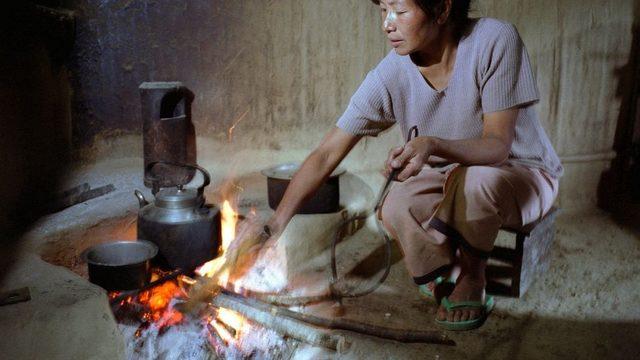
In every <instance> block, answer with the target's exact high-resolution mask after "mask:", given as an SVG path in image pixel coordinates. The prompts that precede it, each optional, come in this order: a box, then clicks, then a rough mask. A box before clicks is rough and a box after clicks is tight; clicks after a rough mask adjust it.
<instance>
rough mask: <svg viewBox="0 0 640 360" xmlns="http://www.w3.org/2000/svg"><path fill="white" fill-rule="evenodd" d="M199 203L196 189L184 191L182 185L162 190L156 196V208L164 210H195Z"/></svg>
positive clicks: (200, 200)
mask: <svg viewBox="0 0 640 360" xmlns="http://www.w3.org/2000/svg"><path fill="white" fill-rule="evenodd" d="M201 202H202V199H201V198H200V196H198V191H197V190H196V189H185V188H183V187H182V185H179V186H178V187H175V188H165V189H162V190H160V191H158V193H157V194H156V206H157V207H161V208H165V209H186V208H195V207H198V206H200V203H201Z"/></svg>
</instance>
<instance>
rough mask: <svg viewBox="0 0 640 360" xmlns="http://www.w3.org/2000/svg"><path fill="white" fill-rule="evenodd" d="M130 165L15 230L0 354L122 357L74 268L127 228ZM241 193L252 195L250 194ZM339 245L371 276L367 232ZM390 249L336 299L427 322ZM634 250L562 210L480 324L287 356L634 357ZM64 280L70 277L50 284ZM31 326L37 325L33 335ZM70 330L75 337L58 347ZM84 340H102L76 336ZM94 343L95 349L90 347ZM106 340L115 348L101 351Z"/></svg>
mask: <svg viewBox="0 0 640 360" xmlns="http://www.w3.org/2000/svg"><path fill="white" fill-rule="evenodd" d="M139 168H140V164H139V161H138V160H131V161H127V160H122V161H115V162H111V163H109V164H108V166H104V164H103V166H102V167H87V168H85V169H82V171H81V173H82V174H85V175H84V177H82V176H81V177H78V178H77V179H76V181H78V182H80V181H89V182H90V184H91V185H92V186H100V185H104V184H105V183H106V182H109V183H114V185H115V186H116V188H117V190H116V191H115V192H114V193H111V194H109V195H107V196H105V197H103V198H100V199H95V200H91V201H88V202H86V203H83V204H79V205H76V206H74V207H73V208H70V209H67V210H65V211H63V212H61V213H57V214H54V215H51V216H48V217H46V218H44V219H42V220H41V221H40V222H39V223H38V224H36V225H35V226H34V227H33V228H32V229H31V230H30V232H29V233H27V234H25V235H24V239H23V240H22V241H21V242H19V245H20V246H18V247H12V248H10V249H3V256H6V258H7V259H8V260H9V261H10V262H11V263H13V264H14V266H12V267H10V271H9V273H7V274H2V277H1V279H0V290H2V291H4V290H8V289H12V288H16V287H20V286H30V288H31V290H32V301H30V302H26V303H21V304H15V305H9V306H4V307H0V334H3V335H4V336H2V337H0V352H1V353H2V354H5V355H7V356H9V358H13V359H28V358H29V359H30V358H38V357H45V358H59V359H74V358H92V357H93V358H105V356H106V357H110V358H120V357H122V356H123V351H122V348H121V347H122V339H121V338H119V337H118V334H114V333H113V328H112V327H110V326H107V325H108V323H109V322H110V321H113V317H112V316H111V315H110V314H109V313H108V306H107V299H106V296H105V294H104V292H103V291H101V289H99V288H97V287H95V286H93V285H92V284H90V283H88V282H87V281H86V280H85V279H84V278H83V276H86V274H85V273H84V267H83V264H80V263H79V262H78V261H77V259H78V256H79V253H80V252H81V250H82V248H83V247H86V246H88V245H89V244H91V243H95V242H100V241H104V240H109V239H115V238H130V237H131V236H132V233H131V231H132V230H131V220H132V219H135V214H136V211H137V202H136V200H135V198H134V197H133V194H132V191H133V188H134V187H142V184H141V181H140V180H139V179H140V172H139V171H137V170H139ZM107 174H112V175H108V176H107ZM114 174H115V175H114ZM71 185H75V184H71ZM261 186H262V185H261ZM377 186H378V183H372V185H371V187H372V188H373V189H377ZM250 193H251V190H250ZM259 193H260V191H258V190H255V191H254V193H253V194H259ZM252 196H253V195H252ZM256 196H257V195H256ZM249 203H251V204H253V205H255V201H252V200H251V201H249ZM113 229H117V231H113ZM73 238H76V239H77V238H82V239H83V241H82V244H76V243H71V242H69V239H73ZM358 246H360V247H361V248H360V249H359V248H358ZM365 247H366V248H365ZM69 248H71V250H70V251H69V250H68V249H69ZM65 249H67V250H65ZM345 249H349V251H353V253H354V254H364V255H366V257H367V259H368V260H367V261H368V262H369V263H367V262H366V261H363V262H362V264H363V265H362V266H361V267H360V268H357V269H356V270H355V271H352V274H356V275H358V274H359V276H361V277H362V278H363V279H361V280H362V281H371V279H373V278H375V276H377V275H376V274H375V269H377V268H378V267H379V263H380V261H379V260H380V258H379V256H377V255H379V254H380V253H379V252H376V251H373V250H372V249H371V243H370V242H363V243H362V245H358V244H354V243H351V244H350V246H348V247H345ZM376 254H377V255H376ZM395 254H396V256H394V259H395V263H394V265H393V267H392V271H391V274H390V277H389V279H388V280H387V281H386V282H385V284H384V285H383V286H381V287H380V288H379V289H378V290H377V291H376V292H374V293H373V294H370V295H368V296H366V297H363V298H358V299H352V300H348V301H345V303H344V304H345V309H344V310H345V315H344V316H345V317H347V318H349V319H355V320H359V321H363V322H364V321H366V322H368V323H372V324H377V325H384V326H389V327H397V328H402V329H437V327H436V326H435V325H434V324H433V319H434V316H435V306H434V305H433V304H432V303H431V302H429V301H428V300H426V299H424V298H423V297H421V296H420V295H419V293H418V291H417V288H416V287H415V285H413V283H412V281H411V280H410V277H409V276H408V274H407V272H406V270H405V268H404V264H403V262H402V260H401V258H400V255H399V252H397V250H396V251H395ZM34 255H37V256H34ZM38 256H39V257H41V258H43V259H44V260H45V261H48V262H45V261H41V260H40V259H38ZM638 258H640V231H638V229H637V228H636V229H633V228H632V227H630V226H627V225H621V224H618V223H617V222H616V221H614V220H613V219H612V218H611V217H610V216H609V215H607V214H605V213H602V212H592V213H589V214H580V215H578V214H566V213H565V214H561V215H560V216H559V217H558V219H557V221H556V236H555V242H554V244H553V249H552V258H551V267H550V269H549V271H548V272H547V273H546V274H545V275H544V276H542V277H540V278H539V279H537V281H536V282H535V283H534V284H533V285H532V287H531V288H530V289H529V291H528V292H527V293H526V294H525V295H524V296H523V297H521V298H520V299H513V298H498V299H497V305H496V309H495V310H494V311H493V313H492V314H491V315H490V317H489V319H488V320H487V322H486V323H485V325H484V326H483V327H482V328H480V329H478V330H475V331H470V332H463V333H453V332H448V333H447V335H448V336H449V337H450V338H452V339H453V340H455V342H456V346H443V345H431V344H404V343H399V342H394V341H386V340H380V339H377V338H373V337H367V336H359V335H355V334H352V333H348V337H349V339H350V340H351V346H350V347H349V348H348V349H347V350H346V351H345V352H343V353H341V354H337V353H334V352H330V351H326V350H324V349H321V348H314V347H310V346H303V345H301V346H300V347H299V348H298V350H297V352H296V353H295V354H294V356H293V358H295V359H311V358H312V359H323V358H345V359H365V358H366V359H389V358H393V359H416V358H421V359H424V358H433V359H465V358H472V359H486V358H491V359H494V358H498V359H514V358H517V359H541V358H543V359H565V358H607V359H627V358H632V357H634V355H633V354H637V353H638V352H639V351H640V307H638V306H637V304H638V303H640V287H639V280H640V276H639V275H638V273H640V262H638V261H637V259H638ZM51 263H53V264H56V265H61V266H53V265H51ZM69 269H71V270H73V272H72V271H69ZM372 269H373V270H372ZM74 272H75V274H74ZM367 277H370V278H369V279H367ZM62 283H64V284H68V285H66V286H57V285H56V284H62ZM83 289H89V290H83ZM306 311H312V312H314V313H316V314H323V313H328V312H330V311H332V309H331V308H330V304H329V305H326V306H322V305H320V306H314V307H310V308H307V309H306ZM25 314H31V315H32V316H25ZM45 314H46V316H45ZM56 314H57V315H56ZM87 314H91V315H90V317H89V318H90V319H95V318H98V317H100V318H101V319H102V320H101V323H100V324H101V325H100V326H91V325H82V324H86V322H87V319H85V317H86V316H87ZM18 319H19V321H18ZM52 319H53V320H52ZM65 321H66V324H67V326H65V325H64V324H65ZM34 329H44V330H43V331H39V332H35V333H34ZM45 330H46V331H45ZM56 334H57V335H56ZM62 334H63V335H64V336H62ZM9 335H10V336H9ZM70 338H71V339H77V341H73V342H69V344H70V345H71V346H64V345H65V344H66V343H67V342H68V339H70ZM88 338H91V339H100V342H102V343H101V344H100V346H97V345H96V343H95V342H93V341H91V342H90V341H84V340H83V341H80V340H81V339H88ZM92 349H93V350H95V349H99V351H97V352H94V353H93V354H94V355H92V356H88V354H91V351H92ZM109 349H112V350H113V351H112V353H110V356H107V355H106V354H109V351H110V350H109ZM34 356H35V357H34Z"/></svg>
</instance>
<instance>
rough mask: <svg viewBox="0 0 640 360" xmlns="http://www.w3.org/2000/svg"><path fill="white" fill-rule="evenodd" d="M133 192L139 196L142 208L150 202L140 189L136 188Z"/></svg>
mask: <svg viewBox="0 0 640 360" xmlns="http://www.w3.org/2000/svg"><path fill="white" fill-rule="evenodd" d="M133 193H134V194H135V195H136V197H137V198H138V203H139V204H140V208H141V209H142V208H143V207H145V206H147V205H148V204H149V202H148V201H147V200H146V199H145V198H144V195H142V193H141V192H140V190H135V191H134V192H133Z"/></svg>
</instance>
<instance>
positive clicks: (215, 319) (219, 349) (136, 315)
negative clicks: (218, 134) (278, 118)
mask: <svg viewBox="0 0 640 360" xmlns="http://www.w3.org/2000/svg"><path fill="white" fill-rule="evenodd" d="M238 218H239V217H238V213H237V212H236V211H235V210H234V209H233V206H232V203H231V202H230V201H229V200H225V201H224V203H223V206H222V210H221V232H222V243H221V249H220V252H219V253H220V256H219V257H217V258H215V259H213V260H211V261H209V262H207V263H205V264H203V265H202V266H200V267H199V268H198V269H196V274H197V275H199V276H203V277H207V276H211V275H212V274H214V273H215V272H216V271H217V270H218V269H219V268H220V267H221V266H222V264H224V261H225V257H224V256H225V251H226V250H227V249H228V247H229V245H230V243H231V242H232V241H233V239H234V238H235V236H236V225H237V223H238ZM166 275H168V273H165V272H163V271H161V270H158V269H154V273H153V275H152V279H151V281H155V280H158V279H160V278H162V277H164V276H166ZM229 276H230V274H229V273H228V272H226V273H223V274H221V276H219V278H218V284H219V285H221V286H222V287H226V286H227V283H228V281H229ZM194 284H195V280H194V279H192V278H190V277H188V276H185V275H179V276H177V277H176V278H175V279H172V280H168V281H165V282H163V283H161V284H159V285H157V286H154V287H152V288H150V289H147V290H144V291H141V292H139V293H138V294H136V295H132V296H127V297H124V298H122V299H121V300H120V301H118V302H117V303H113V302H112V308H113V311H114V314H115V316H116V319H117V320H118V323H119V325H120V327H121V330H122V332H123V334H125V337H127V335H129V337H130V339H129V341H128V342H129V344H127V352H128V356H129V357H130V358H163V357H164V358H171V357H173V355H175V354H176V353H178V354H180V357H181V358H182V357H187V358H200V357H202V356H200V355H203V354H206V353H215V354H216V355H217V356H220V357H224V358H245V357H251V358H262V357H267V356H266V354H267V353H269V352H273V351H281V349H282V348H286V346H285V342H284V339H283V338H282V337H281V336H279V335H278V334H277V333H275V332H274V331H272V330H268V329H264V328H262V327H260V326H256V325H254V324H251V323H250V322H249V321H248V320H247V319H245V318H244V317H243V316H242V315H240V314H238V313H237V312H234V311H232V310H229V309H226V308H223V307H215V306H213V305H211V304H209V306H208V307H207V308H206V310H205V311H204V312H201V315H200V318H197V319H193V318H192V317H191V316H188V315H186V314H183V313H182V312H180V311H179V310H178V307H177V306H176V305H178V304H180V303H182V302H184V301H186V299H187V296H188V291H189V289H190V287H191V286H192V285H194ZM109 297H110V299H111V300H114V299H116V298H119V297H122V296H121V294H120V292H111V293H110V294H109ZM134 329H135V330H134ZM165 337H171V338H174V339H173V340H172V341H163V338H165ZM176 337H179V338H180V339H179V340H176V339H175V338H176ZM163 343H168V344H173V345H168V348H166V349H163V346H162V344H163ZM154 344H155V345H154ZM176 344H182V345H183V346H182V348H183V349H182V350H180V349H177V348H178V347H180V345H176ZM169 354H173V355H169ZM261 354H262V355H261ZM184 355H186V356H184ZM204 357H206V356H204Z"/></svg>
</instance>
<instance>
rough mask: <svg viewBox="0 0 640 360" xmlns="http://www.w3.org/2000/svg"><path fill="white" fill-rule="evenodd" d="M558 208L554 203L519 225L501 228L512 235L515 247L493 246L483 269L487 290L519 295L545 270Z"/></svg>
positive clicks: (506, 294)
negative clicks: (526, 222) (537, 215)
mask: <svg viewBox="0 0 640 360" xmlns="http://www.w3.org/2000/svg"><path fill="white" fill-rule="evenodd" d="M558 212H559V211H558V209H557V208H555V207H554V208H552V209H551V210H549V212H548V213H547V214H546V215H545V216H544V217H543V218H542V219H540V220H539V221H537V222H535V223H532V224H529V225H527V226H525V227H524V228H522V229H519V230H515V229H506V228H503V229H502V230H504V231H506V232H508V233H510V234H513V235H515V247H514V248H511V247H503V246H495V247H494V248H493V251H492V252H491V256H490V258H489V264H488V265H487V270H486V276H487V292H488V293H490V294H495V295H505V296H511V297H520V296H522V295H523V294H524V293H525V292H526V291H527V289H528V288H529V286H530V285H531V283H532V282H533V280H534V279H535V277H536V276H537V275H538V274H542V273H544V272H546V271H547V269H548V268H549V260H550V259H551V257H550V256H549V253H550V252H551V244H552V243H553V237H554V234H555V226H554V224H555V219H556V216H557V215H558ZM505 280H506V281H508V283H506V284H505ZM509 280H510V281H509Z"/></svg>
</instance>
